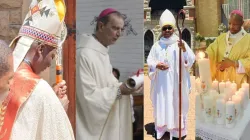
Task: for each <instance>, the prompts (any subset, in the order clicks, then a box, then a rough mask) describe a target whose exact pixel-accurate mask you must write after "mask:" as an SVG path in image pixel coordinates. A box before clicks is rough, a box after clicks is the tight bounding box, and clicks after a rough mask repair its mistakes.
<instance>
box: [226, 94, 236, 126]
mask: <svg viewBox="0 0 250 140" xmlns="http://www.w3.org/2000/svg"><path fill="white" fill-rule="evenodd" d="M234 125H235V104H234V102H232V101H231V99H229V101H227V103H226V127H227V128H233V127H234Z"/></svg>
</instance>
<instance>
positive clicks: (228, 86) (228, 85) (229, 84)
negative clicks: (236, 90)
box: [226, 79, 232, 88]
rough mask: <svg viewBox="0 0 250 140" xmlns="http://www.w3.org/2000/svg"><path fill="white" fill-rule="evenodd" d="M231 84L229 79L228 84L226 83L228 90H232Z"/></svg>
mask: <svg viewBox="0 0 250 140" xmlns="http://www.w3.org/2000/svg"><path fill="white" fill-rule="evenodd" d="M231 84H232V83H231V82H230V81H229V79H228V80H227V82H226V88H231Z"/></svg>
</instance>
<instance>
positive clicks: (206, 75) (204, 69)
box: [198, 52, 212, 92]
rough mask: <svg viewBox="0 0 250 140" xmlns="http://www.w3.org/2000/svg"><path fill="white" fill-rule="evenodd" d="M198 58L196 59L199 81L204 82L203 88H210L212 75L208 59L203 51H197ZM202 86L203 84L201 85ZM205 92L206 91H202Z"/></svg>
mask: <svg viewBox="0 0 250 140" xmlns="http://www.w3.org/2000/svg"><path fill="white" fill-rule="evenodd" d="M198 55H199V57H200V59H198V65H199V73H200V78H201V83H203V84H205V89H203V91H204V90H206V89H210V88H211V87H212V76H211V72H210V61H209V59H207V58H204V57H205V53H204V52H199V53H198ZM203 87H204V86H203ZM204 92H206V91H204Z"/></svg>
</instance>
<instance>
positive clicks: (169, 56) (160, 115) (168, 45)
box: [147, 35, 195, 139]
mask: <svg viewBox="0 0 250 140" xmlns="http://www.w3.org/2000/svg"><path fill="white" fill-rule="evenodd" d="M177 39H178V38H177V36H175V35H173V36H172V37H171V38H170V39H165V40H164V38H161V40H160V41H157V42H156V43H155V44H154V45H153V46H152V49H151V50H150V53H149V56H148V59H147V63H148V66H149V68H150V73H149V76H150V79H151V100H152V103H153V107H154V118H155V126H156V131H157V138H158V139H159V138H161V137H162V136H163V135H164V133H165V132H166V131H169V132H170V134H171V136H174V137H179V134H178V128H179V113H178V111H179V84H178V81H179V47H178V43H177ZM183 42H184V41H183ZM184 44H185V47H186V52H184V53H182V54H183V55H182V88H181V89H182V129H183V130H182V136H184V135H186V134H187V132H186V120H187V113H188V102H189V101H188V100H189V98H188V95H189V92H190V83H189V69H190V68H191V67H192V65H193V63H194V61H195V55H194V53H193V52H192V50H191V49H190V48H189V46H188V45H187V44H186V43H185V42H184ZM184 61H186V63H185V62H184ZM159 62H163V63H166V64H168V66H169V68H168V69H167V70H165V71H162V70H159V69H156V65H157V64H158V63H159Z"/></svg>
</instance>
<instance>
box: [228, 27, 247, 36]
mask: <svg viewBox="0 0 250 140" xmlns="http://www.w3.org/2000/svg"><path fill="white" fill-rule="evenodd" d="M243 30H244V29H243V28H241V30H240V31H239V32H238V33H236V34H232V33H231V32H230V31H229V38H237V37H239V36H242V35H244V34H242V33H243Z"/></svg>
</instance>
